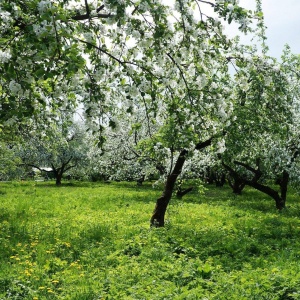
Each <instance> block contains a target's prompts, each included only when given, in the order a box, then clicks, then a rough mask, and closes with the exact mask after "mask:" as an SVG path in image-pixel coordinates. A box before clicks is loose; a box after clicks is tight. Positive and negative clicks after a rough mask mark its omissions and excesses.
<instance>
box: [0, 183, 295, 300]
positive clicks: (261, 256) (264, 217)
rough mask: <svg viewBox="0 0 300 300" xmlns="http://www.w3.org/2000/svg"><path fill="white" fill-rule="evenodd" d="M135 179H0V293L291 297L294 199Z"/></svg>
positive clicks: (22, 295)
mask: <svg viewBox="0 0 300 300" xmlns="http://www.w3.org/2000/svg"><path fill="white" fill-rule="evenodd" d="M206 188H207V189H206V190H205V192H204V194H203V195H200V194H198V193H197V192H192V193H190V194H188V195H186V196H185V197H183V199H181V200H179V199H176V198H174V199H173V200H172V203H171V204H170V207H169V209H168V212H167V225H166V227H165V228H159V229H153V228H152V229H150V228H149V219H150V216H151V213H152V210H153V208H154V205H155V200H156V197H157V196H158V195H160V193H161V191H160V190H156V189H153V188H152V186H151V184H147V183H146V184H144V185H143V186H141V187H138V186H136V184H135V183H111V184H106V183H88V182H86V183H77V182H73V183H72V182H71V183H64V184H63V185H62V186H61V187H56V186H55V185H54V183H53V182H12V183H0V299H74V300H75V299H77V300H85V299H86V300H93V299H116V300H118V299H121V300H122V299H146V300H148V299H155V300H159V299H170V300H179V299H203V300H204V299H238V300H243V299H245V300H248V299H281V300H283V299H300V219H299V216H300V201H299V195H298V194H296V193H295V192H290V194H289V197H288V202H287V206H288V207H287V209H285V210H284V211H282V212H281V213H279V212H277V211H276V209H275V205H274V202H273V200H272V199H270V198H268V197H267V196H264V195H262V194H260V193H258V192H256V191H255V190H252V189H246V190H245V191H244V194H243V195H242V196H234V195H233V194H232V192H231V190H230V189H229V188H228V187H223V188H215V187H213V186H206Z"/></svg>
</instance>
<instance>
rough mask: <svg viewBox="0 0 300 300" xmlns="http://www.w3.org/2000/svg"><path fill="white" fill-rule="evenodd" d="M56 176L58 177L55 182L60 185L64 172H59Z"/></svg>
mask: <svg viewBox="0 0 300 300" xmlns="http://www.w3.org/2000/svg"><path fill="white" fill-rule="evenodd" d="M55 178H56V181H55V184H56V185H57V186H60V185H61V179H62V174H60V173H58V174H57V175H56V177H55Z"/></svg>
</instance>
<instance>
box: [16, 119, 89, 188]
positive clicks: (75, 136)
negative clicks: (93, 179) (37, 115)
mask: <svg viewBox="0 0 300 300" xmlns="http://www.w3.org/2000/svg"><path fill="white" fill-rule="evenodd" d="M87 151H88V145H87V144H86V143H85V131H84V128H82V127H80V126H79V125H78V124H76V123H70V122H69V121H65V122H59V123H56V124H55V123H52V124H51V127H49V128H48V130H47V131H46V132H45V131H42V132H41V131H39V130H34V131H31V132H29V133H28V134H27V135H26V136H25V138H24V142H23V144H22V146H21V147H20V150H19V155H20V157H21V159H22V161H23V163H24V164H25V165H26V166H31V167H34V168H36V169H38V170H40V171H42V172H52V173H53V175H54V177H55V179H56V185H61V181H62V178H63V175H64V174H66V173H67V172H68V171H69V170H71V169H72V168H78V167H79V166H82V165H87ZM49 169H50V170H49Z"/></svg>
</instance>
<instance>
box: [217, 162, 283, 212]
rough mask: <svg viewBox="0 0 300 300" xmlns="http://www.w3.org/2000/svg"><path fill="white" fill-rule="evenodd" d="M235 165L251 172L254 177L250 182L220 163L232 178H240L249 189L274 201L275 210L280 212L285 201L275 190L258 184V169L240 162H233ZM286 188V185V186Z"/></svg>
mask: <svg viewBox="0 0 300 300" xmlns="http://www.w3.org/2000/svg"><path fill="white" fill-rule="evenodd" d="M234 163H235V164H237V165H240V166H243V167H245V168H246V169H247V170H249V171H251V172H252V173H254V177H253V179H252V180H249V179H246V178H242V177H240V176H239V174H238V173H237V172H236V171H235V170H234V169H232V168H231V167H230V166H228V165H226V164H225V163H224V162H223V163H222V164H223V166H224V167H225V168H226V169H227V170H228V171H229V172H230V174H231V175H232V176H234V177H237V178H240V179H241V180H242V181H244V182H245V184H246V185H249V186H251V187H253V188H254V189H256V190H258V191H260V192H262V193H264V194H266V195H268V196H270V197H271V198H273V199H274V200H275V204H276V208H277V209H278V210H281V209H283V208H284V207H285V200H284V199H283V198H282V195H281V194H279V193H278V192H277V191H276V190H274V189H272V188H270V187H269V186H266V185H264V184H261V183H259V182H258V180H259V179H260V178H261V176H262V172H261V171H260V170H259V169H254V168H252V167H250V166H248V165H247V164H245V163H241V162H237V161H235V162H234ZM286 188H287V185H286Z"/></svg>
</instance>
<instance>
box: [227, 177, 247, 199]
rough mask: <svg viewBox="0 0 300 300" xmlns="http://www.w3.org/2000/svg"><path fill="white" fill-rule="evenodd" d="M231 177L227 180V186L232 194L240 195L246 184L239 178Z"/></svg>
mask: <svg viewBox="0 0 300 300" xmlns="http://www.w3.org/2000/svg"><path fill="white" fill-rule="evenodd" d="M231 177H232V178H228V184H229V186H230V187H231V188H232V192H233V193H234V194H236V195H241V193H242V191H243V189H244V187H245V185H246V183H245V182H244V180H242V179H241V178H238V177H234V176H231Z"/></svg>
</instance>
